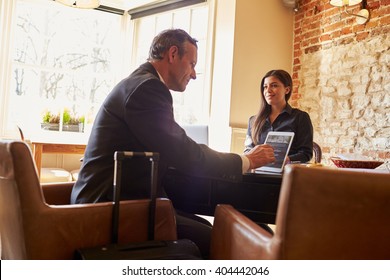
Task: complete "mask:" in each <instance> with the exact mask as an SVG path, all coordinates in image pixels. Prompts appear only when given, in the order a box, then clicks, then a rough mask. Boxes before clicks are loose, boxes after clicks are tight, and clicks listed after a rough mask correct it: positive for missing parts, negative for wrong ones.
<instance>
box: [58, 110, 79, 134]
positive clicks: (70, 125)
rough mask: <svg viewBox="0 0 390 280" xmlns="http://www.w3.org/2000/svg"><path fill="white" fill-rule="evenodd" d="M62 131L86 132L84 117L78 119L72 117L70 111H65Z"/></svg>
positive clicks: (74, 116)
mask: <svg viewBox="0 0 390 280" xmlns="http://www.w3.org/2000/svg"><path fill="white" fill-rule="evenodd" d="M62 130H63V131H73V132H83V131H84V117H83V116H81V117H78V116H76V115H72V114H71V113H70V112H69V110H68V109H65V110H64V112H63V113H62Z"/></svg>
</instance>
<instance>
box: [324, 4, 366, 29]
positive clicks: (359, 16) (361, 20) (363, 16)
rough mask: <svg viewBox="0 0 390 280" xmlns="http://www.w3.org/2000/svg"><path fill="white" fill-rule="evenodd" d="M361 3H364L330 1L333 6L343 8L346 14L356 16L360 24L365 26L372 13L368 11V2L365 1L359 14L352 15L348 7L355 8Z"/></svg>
mask: <svg viewBox="0 0 390 280" xmlns="http://www.w3.org/2000/svg"><path fill="white" fill-rule="evenodd" d="M360 2H362V0H330V4H331V5H332V6H336V7H343V8H344V12H345V13H346V14H348V15H350V16H355V17H356V22H357V23H358V24H365V23H366V22H367V21H368V20H369V19H370V12H369V11H368V10H367V9H366V6H367V3H366V0H363V3H362V4H363V5H362V6H363V9H361V10H360V11H359V12H358V13H357V14H352V13H350V12H348V10H347V6H354V5H357V4H360Z"/></svg>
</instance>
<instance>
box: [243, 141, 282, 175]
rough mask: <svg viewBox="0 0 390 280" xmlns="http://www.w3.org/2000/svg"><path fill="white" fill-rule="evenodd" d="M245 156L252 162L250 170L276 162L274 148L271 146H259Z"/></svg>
mask: <svg viewBox="0 0 390 280" xmlns="http://www.w3.org/2000/svg"><path fill="white" fill-rule="evenodd" d="M245 155H246V157H247V158H248V159H249V162H250V166H249V169H255V168H258V167H260V166H263V165H266V164H268V163H271V162H274V161H275V154H274V148H272V147H271V146H270V145H265V144H264V145H257V146H255V147H254V148H253V149H252V150H250V151H249V152H247V153H246V154H245Z"/></svg>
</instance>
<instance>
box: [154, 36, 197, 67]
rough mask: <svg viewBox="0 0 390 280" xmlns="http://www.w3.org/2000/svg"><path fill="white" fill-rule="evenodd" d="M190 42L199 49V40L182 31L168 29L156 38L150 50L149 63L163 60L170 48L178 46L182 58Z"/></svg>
mask: <svg viewBox="0 0 390 280" xmlns="http://www.w3.org/2000/svg"><path fill="white" fill-rule="evenodd" d="M186 42H188V43H190V44H192V45H194V46H195V47H196V48H198V45H197V42H198V41H197V40H196V39H194V38H192V37H191V36H190V35H189V34H188V33H187V32H185V31H184V30H181V29H167V30H164V31H162V32H160V33H159V34H158V35H157V36H156V37H154V39H153V42H152V45H151V46H150V50H149V58H148V60H149V61H154V60H161V59H163V57H164V54H165V53H166V52H167V51H168V50H169V48H170V47H172V46H176V47H177V48H178V54H179V56H180V58H181V57H182V56H183V55H184V53H185V43H186Z"/></svg>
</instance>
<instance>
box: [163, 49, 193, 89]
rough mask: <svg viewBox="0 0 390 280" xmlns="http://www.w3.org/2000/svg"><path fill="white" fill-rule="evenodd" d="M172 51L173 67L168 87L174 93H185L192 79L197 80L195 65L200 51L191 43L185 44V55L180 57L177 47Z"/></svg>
mask: <svg viewBox="0 0 390 280" xmlns="http://www.w3.org/2000/svg"><path fill="white" fill-rule="evenodd" d="M172 48H173V50H172V51H170V61H171V67H170V71H169V82H168V87H169V89H171V90H174V91H180V92H182V91H184V90H185V89H186V87H187V84H188V83H189V81H190V80H191V79H194V80H195V79H196V72H195V65H196V62H197V59H198V49H197V48H196V46H194V45H193V44H191V43H188V42H186V43H184V49H185V52H184V55H183V56H182V57H180V56H179V53H178V49H177V47H176V46H174V47H171V49H172Z"/></svg>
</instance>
